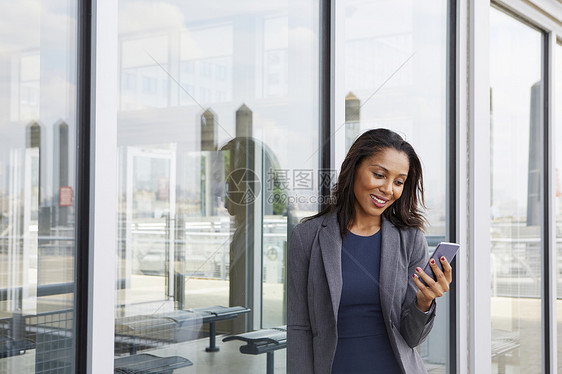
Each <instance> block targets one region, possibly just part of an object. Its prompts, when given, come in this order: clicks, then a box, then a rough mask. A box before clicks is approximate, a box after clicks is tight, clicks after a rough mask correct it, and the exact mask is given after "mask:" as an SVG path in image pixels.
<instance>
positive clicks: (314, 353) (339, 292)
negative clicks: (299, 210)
mask: <svg viewBox="0 0 562 374" xmlns="http://www.w3.org/2000/svg"><path fill="white" fill-rule="evenodd" d="M423 201H424V199H423V178H422V170H421V163H420V160H419V158H418V156H417V154H416V152H415V151H414V149H413V148H412V146H411V145H410V144H409V143H408V142H406V141H404V139H402V137H400V136H399V135H398V134H396V133H395V132H393V131H390V130H386V129H375V130H369V131H367V132H365V133H364V134H363V135H361V136H360V137H359V138H357V140H356V141H355V142H354V143H353V145H352V146H351V148H350V150H349V152H348V154H347V156H346V158H345V160H344V161H343V164H342V170H341V173H340V176H339V178H338V182H337V184H336V185H335V186H334V189H333V199H332V201H331V204H330V205H328V206H327V207H326V208H325V209H324V210H323V211H321V212H320V213H318V214H317V215H315V216H312V217H309V218H307V219H305V220H304V222H303V223H301V224H300V225H298V226H296V227H295V229H294V230H293V234H292V237H291V240H290V244H289V263H288V289H287V293H288V304H287V305H288V309H287V310H288V311H287V333H288V335H287V338H288V352H287V353H288V357H289V358H290V360H288V372H289V373H303V372H306V373H332V374H336V373H349V372H353V373H385V374H390V373H426V369H425V367H424V364H423V361H422V359H421V357H420V355H419V354H418V352H417V351H416V350H415V347H417V346H418V345H419V344H421V343H422V342H423V341H424V340H425V338H426V337H427V336H428V334H429V332H430V331H431V328H432V326H433V320H434V317H435V301H434V300H435V299H436V298H438V297H441V296H443V294H444V293H445V292H447V291H448V290H449V284H450V283H451V279H452V274H451V266H450V265H449V263H448V262H447V261H446V260H445V258H444V257H442V258H441V259H440V260H441V262H442V265H443V269H444V271H441V270H440V269H439V268H438V266H437V264H436V262H435V261H433V260H432V261H431V262H430V264H431V268H432V270H433V272H434V273H435V275H436V279H437V281H434V280H433V279H432V278H431V277H430V276H429V275H428V274H426V273H425V272H424V271H423V270H422V269H421V267H422V266H425V265H426V264H427V261H428V252H427V242H426V241H425V238H424V237H423V234H422V230H423V228H424V224H425V219H424V217H423V215H422V214H421V212H420V206H423ZM338 231H339V235H338ZM420 278H422V279H423V280H424V281H426V282H427V285H428V286H425V285H424V284H422V282H421V281H420ZM311 290H313V292H310V291H311ZM389 290H392V291H389ZM319 337H322V338H321V339H319ZM319 357H322V359H319ZM325 358H327V359H325Z"/></svg>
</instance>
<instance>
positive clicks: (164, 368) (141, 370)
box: [114, 353, 193, 374]
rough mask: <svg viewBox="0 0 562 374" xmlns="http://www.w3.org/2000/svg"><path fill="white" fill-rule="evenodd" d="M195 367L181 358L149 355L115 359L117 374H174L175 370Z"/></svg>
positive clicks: (143, 354) (115, 371)
mask: <svg viewBox="0 0 562 374" xmlns="http://www.w3.org/2000/svg"><path fill="white" fill-rule="evenodd" d="M191 365H193V362H191V361H189V360H188V359H187V358H183V357H180V356H170V357H158V356H155V355H151V354H148V353H142V354H138V355H132V356H125V357H119V358H116V359H115V369H114V373H115V374H172V373H173V371H174V370H175V369H179V368H183V367H187V366H191Z"/></svg>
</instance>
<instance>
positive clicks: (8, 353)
mask: <svg viewBox="0 0 562 374" xmlns="http://www.w3.org/2000/svg"><path fill="white" fill-rule="evenodd" d="M28 349H35V343H34V342H32V341H31V340H28V339H21V340H16V339H12V338H9V337H4V336H2V337H0V358H6V357H12V356H19V355H23V354H25V351H27V350H28Z"/></svg>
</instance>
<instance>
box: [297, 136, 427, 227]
mask: <svg viewBox="0 0 562 374" xmlns="http://www.w3.org/2000/svg"><path fill="white" fill-rule="evenodd" d="M388 148H392V149H395V150H397V151H399V152H404V153H405V154H406V155H407V156H408V161H409V163H410V167H409V170H408V177H407V178H406V182H405V183H404V190H403V192H402V196H400V198H399V199H398V200H396V201H395V202H394V203H393V204H392V205H391V206H390V207H388V208H387V209H386V210H385V211H384V212H383V216H385V217H386V218H387V219H388V220H389V221H390V222H392V223H393V224H394V226H396V227H398V228H408V227H415V228H418V229H420V230H425V225H426V223H427V220H426V218H425V217H424V215H423V213H422V211H421V208H425V200H424V196H423V175H422V166H421V162H420V159H419V158H418V155H417V154H416V152H415V151H414V148H413V147H412V146H411V145H410V143H408V142H407V141H405V140H404V139H402V137H401V136H400V135H398V134H397V133H395V132H394V131H391V130H388V129H373V130H369V131H367V132H365V133H363V134H362V135H361V136H360V137H358V138H357V139H356V140H355V142H354V143H353V145H352V146H351V148H350V149H349V152H347V156H346V157H345V160H344V161H343V163H342V166H341V171H340V175H339V177H338V182H337V183H336V184H335V185H334V186H333V188H332V196H331V199H330V201H329V203H328V204H327V205H325V206H324V208H323V209H322V210H321V211H320V213H318V214H316V215H314V216H311V217H307V218H305V219H304V220H303V221H308V220H311V219H313V218H316V217H320V216H323V215H324V214H327V213H331V212H336V213H337V217H338V223H339V226H340V233H341V236H342V237H343V236H344V235H345V234H346V233H347V231H348V227H349V226H350V225H351V224H352V223H353V221H354V219H355V193H354V192H353V185H354V182H355V173H356V171H357V168H359V165H361V163H362V162H363V161H364V160H365V159H367V158H370V157H371V156H373V155H375V154H376V153H378V152H381V151H383V150H385V149H388ZM420 207H421V208H420Z"/></svg>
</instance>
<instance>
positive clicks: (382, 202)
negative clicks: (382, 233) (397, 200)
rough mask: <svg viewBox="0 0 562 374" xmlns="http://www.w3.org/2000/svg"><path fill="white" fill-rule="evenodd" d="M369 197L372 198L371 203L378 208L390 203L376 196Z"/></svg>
mask: <svg viewBox="0 0 562 374" xmlns="http://www.w3.org/2000/svg"><path fill="white" fill-rule="evenodd" d="M369 196H370V197H371V201H372V202H373V203H374V204H375V206H376V207H377V208H383V207H384V206H385V205H386V203H388V200H385V199H382V198H380V197H377V196H375V195H369Z"/></svg>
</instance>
